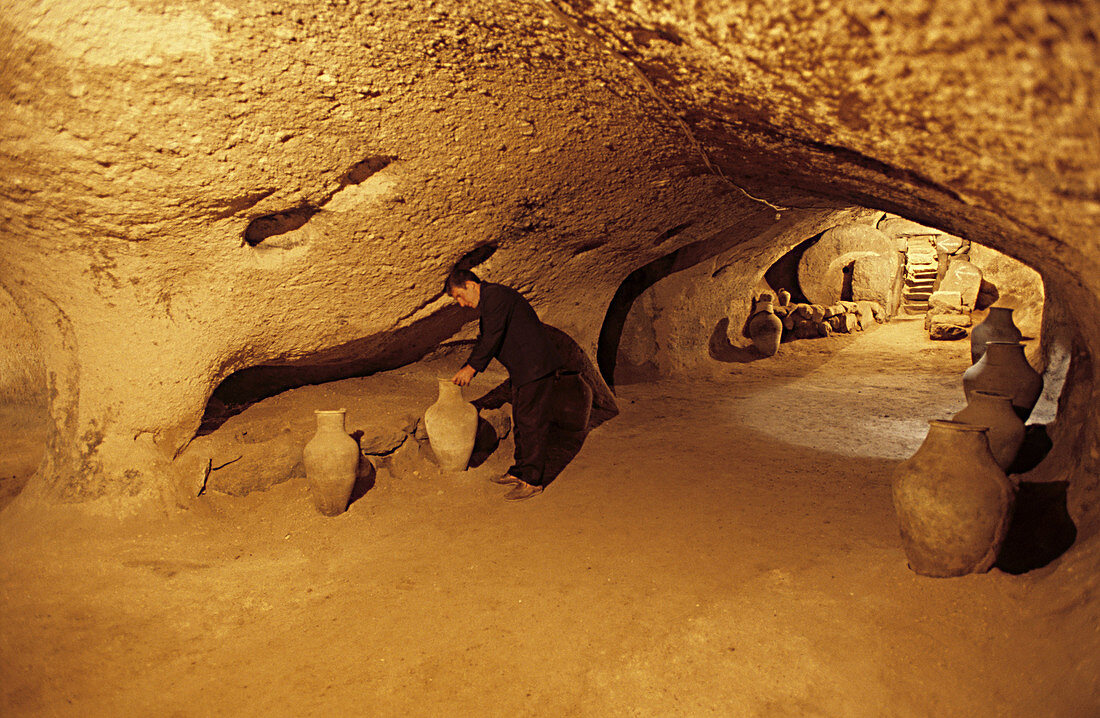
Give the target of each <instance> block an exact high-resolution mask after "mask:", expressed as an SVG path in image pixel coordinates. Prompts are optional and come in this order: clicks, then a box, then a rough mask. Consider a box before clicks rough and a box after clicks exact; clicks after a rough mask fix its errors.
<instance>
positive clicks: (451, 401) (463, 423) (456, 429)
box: [424, 378, 477, 471]
mask: <svg viewBox="0 0 1100 718" xmlns="http://www.w3.org/2000/svg"><path fill="white" fill-rule="evenodd" d="M424 428H425V429H426V430H427V432H428V441H429V442H431V445H432V451H433V452H435V458H436V459H438V460H439V465H440V466H442V467H443V468H444V469H446V470H448V471H465V470H466V464H468V463H469V462H470V454H471V453H473V450H474V439H475V438H476V436H477V409H476V408H474V405H473V404H471V403H470V402H468V401H466V400H465V399H464V398H462V388H461V387H459V386H458V385H457V384H454V383H452V382H451V380H450V379H442V378H441V379H440V380H439V399H437V400H436V402H435V403H434V404H432V405H431V406H429V407H428V410H427V411H425V412H424Z"/></svg>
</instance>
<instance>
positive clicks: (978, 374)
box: [963, 341, 1043, 421]
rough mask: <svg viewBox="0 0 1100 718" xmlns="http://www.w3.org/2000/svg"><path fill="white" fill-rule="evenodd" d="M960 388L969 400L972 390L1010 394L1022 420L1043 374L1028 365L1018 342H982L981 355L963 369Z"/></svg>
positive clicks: (1038, 390) (1040, 387) (1040, 388)
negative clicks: (983, 345)
mask: <svg viewBox="0 0 1100 718" xmlns="http://www.w3.org/2000/svg"><path fill="white" fill-rule="evenodd" d="M963 391H964V392H966V400H967V402H968V403H969V401H970V395H971V394H972V393H973V392H975V391H991V392H994V393H996V394H1007V395H1009V396H1011V397H1012V407H1013V408H1014V409H1015V410H1016V414H1017V416H1019V417H1020V419H1022V420H1024V421H1026V420H1027V417H1028V416H1029V415H1030V414H1031V410H1032V408H1034V407H1035V402H1037V401H1039V395H1040V394H1041V393H1042V391H1043V377H1042V376H1041V375H1040V374H1039V372H1037V371H1035V370H1034V369H1032V368H1031V364H1029V363H1028V361H1027V357H1026V356H1024V345H1023V344H1021V343H1020V342H994V341H991V342H986V345H985V354H983V355H982V358H981V359H979V360H978V362H977V363H976V364H974V365H973V366H972V367H970V368H969V369H967V370H966V371H965V372H963Z"/></svg>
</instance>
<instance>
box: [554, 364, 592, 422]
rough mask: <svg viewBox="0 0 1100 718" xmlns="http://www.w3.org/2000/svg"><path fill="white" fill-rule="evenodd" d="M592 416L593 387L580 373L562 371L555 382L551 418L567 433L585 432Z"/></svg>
mask: <svg viewBox="0 0 1100 718" xmlns="http://www.w3.org/2000/svg"><path fill="white" fill-rule="evenodd" d="M591 414H592V387H590V386H588V382H586V381H585V380H584V377H582V376H581V374H580V372H576V371H562V372H559V374H558V376H557V379H555V380H554V393H553V398H552V399H551V405H550V416H551V417H552V419H551V420H552V421H553V422H554V423H555V424H557V425H558V426H560V427H561V428H562V429H565V430H566V431H584V430H585V429H587V428H588V418H589V416H591Z"/></svg>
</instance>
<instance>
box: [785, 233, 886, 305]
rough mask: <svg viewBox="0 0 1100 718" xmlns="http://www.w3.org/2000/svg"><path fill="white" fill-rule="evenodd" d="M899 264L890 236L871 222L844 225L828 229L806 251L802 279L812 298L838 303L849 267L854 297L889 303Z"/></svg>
mask: <svg viewBox="0 0 1100 718" xmlns="http://www.w3.org/2000/svg"><path fill="white" fill-rule="evenodd" d="M853 265H854V266H853ZM899 266H900V265H899V261H898V254H897V251H896V250H895V248H894V245H893V243H892V242H891V241H890V238H889V237H887V236H886V235H885V234H883V233H882V232H880V231H879V230H877V229H875V228H874V227H872V226H870V225H866V224H856V223H851V224H844V225H839V226H836V227H832V228H830V229H828V230H826V231H825V232H824V233H823V234H822V235H821V238H820V239H819V240H818V241H817V242H816V243H814V245H813V246H811V247H809V248H808V249H807V250H806V251H805V252H804V253H803V254H802V259H801V260H800V261H799V263H798V282H799V284H800V285H801V286H802V291H803V292H805V294H806V297H807V298H809V299H810V301H812V302H819V303H822V304H835V303H836V302H838V301H840V300H841V298H842V291H843V289H844V285H845V277H844V274H845V271H846V270H847V271H849V272H851V273H852V276H851V280H850V285H851V291H852V295H851V298H852V299H865V300H868V301H875V302H879V303H880V304H886V303H887V301H888V299H889V291H890V287H891V286H892V285H893V282H894V278H895V275H896V274H897V271H898V268H899ZM857 293H858V296H857Z"/></svg>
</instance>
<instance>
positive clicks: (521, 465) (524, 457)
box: [508, 375, 554, 487]
mask: <svg viewBox="0 0 1100 718" xmlns="http://www.w3.org/2000/svg"><path fill="white" fill-rule="evenodd" d="M553 389H554V376H553V375H550V376H547V377H543V378H542V379H536V380H535V381H532V382H529V383H527V384H524V385H523V386H518V387H512V424H513V425H514V428H513V437H514V439H515V443H516V454H515V463H514V464H513V465H512V468H510V469H509V470H508V473H509V474H511V475H513V476H518V477H519V478H520V479H522V480H523V481H524V482H525V483H527V484H530V485H531V486H538V487H541V486H542V485H543V481H544V477H543V473H544V472H545V470H546V449H547V446H546V444H547V438H548V434H549V428H550V423H549V422H550V399H551V396H552V393H553ZM521 487H522V485H521Z"/></svg>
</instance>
